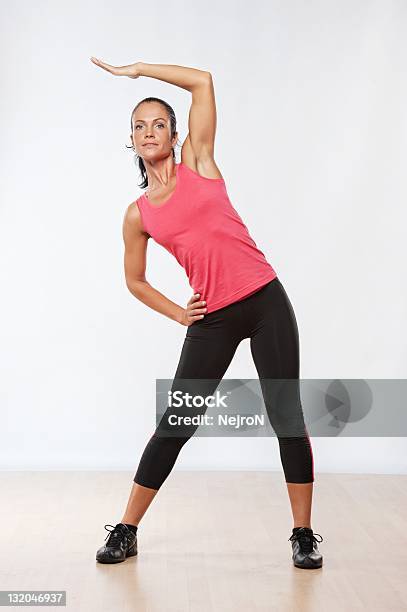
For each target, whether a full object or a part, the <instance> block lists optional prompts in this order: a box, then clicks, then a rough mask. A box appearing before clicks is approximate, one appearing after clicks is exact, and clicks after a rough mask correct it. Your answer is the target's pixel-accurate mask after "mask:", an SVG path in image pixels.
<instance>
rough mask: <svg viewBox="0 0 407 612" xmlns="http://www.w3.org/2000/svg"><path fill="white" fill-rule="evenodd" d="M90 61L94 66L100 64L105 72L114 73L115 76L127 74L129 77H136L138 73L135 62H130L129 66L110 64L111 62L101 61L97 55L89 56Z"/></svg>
mask: <svg viewBox="0 0 407 612" xmlns="http://www.w3.org/2000/svg"><path fill="white" fill-rule="evenodd" d="M90 59H91V61H92V62H93V63H94V64H96V66H100V68H103V69H104V70H107V72H110V73H111V74H115V75H116V76H128V77H130V78H131V79H137V78H138V77H139V76H140V75H139V71H138V69H137V64H130V65H129V66H112V65H111V64H107V63H106V62H102V60H100V59H98V58H97V57H93V56H92V57H91V58H90Z"/></svg>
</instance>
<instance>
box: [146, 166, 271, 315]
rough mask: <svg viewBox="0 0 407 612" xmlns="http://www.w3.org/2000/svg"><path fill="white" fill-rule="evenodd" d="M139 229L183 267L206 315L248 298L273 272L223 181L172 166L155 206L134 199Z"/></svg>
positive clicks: (182, 167) (267, 280)
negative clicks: (166, 190)
mask: <svg viewBox="0 0 407 612" xmlns="http://www.w3.org/2000/svg"><path fill="white" fill-rule="evenodd" d="M136 204H137V205H138V208H139V210H140V215H141V220H142V225H143V228H144V230H145V231H146V232H147V233H148V234H149V235H150V236H151V237H152V238H153V239H154V240H155V242H157V243H158V244H160V245H161V246H163V247H164V248H165V249H167V251H169V252H170V253H171V254H172V255H174V257H175V258H176V259H177V261H178V263H179V264H180V265H181V266H182V267H183V268H184V269H185V271H186V274H187V276H188V279H189V284H190V286H191V288H192V290H193V293H200V294H201V296H200V298H199V299H200V300H206V307H207V309H208V310H207V313H210V312H213V311H214V310H218V309H219V308H223V307H224V306H227V305H229V304H231V303H232V302H237V301H239V300H241V299H243V298H245V297H248V296H249V295H251V294H252V293H254V292H255V291H257V290H258V289H260V288H261V287H263V286H264V285H265V284H267V283H268V282H270V281H271V280H273V278H275V277H276V276H277V274H276V272H275V271H274V269H273V268H272V266H271V265H270V264H269V263H268V262H267V260H266V258H265V256H264V254H263V252H262V251H260V249H259V248H258V247H257V245H256V243H255V242H254V240H253V239H252V238H251V236H250V234H249V231H248V229H247V227H246V225H245V224H244V223H243V221H242V219H241V217H240V216H239V214H238V213H237V211H236V210H235V208H234V207H233V206H232V204H231V202H230V200H229V197H228V194H227V190H226V184H225V181H224V179H221V178H215V179H214V178H212V179H210V178H205V177H203V176H200V175H199V174H198V173H197V172H195V171H194V170H191V168H189V166H187V165H186V164H184V163H182V162H180V163H179V164H176V187H175V190H174V192H173V193H172V195H171V196H170V197H169V198H168V199H167V200H166V201H165V202H164V203H163V204H161V205H153V204H151V203H150V202H149V200H148V198H147V197H146V196H145V195H144V194H143V195H142V196H140V197H139V198H138V199H137V200H136Z"/></svg>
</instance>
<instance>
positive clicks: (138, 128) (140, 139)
mask: <svg viewBox="0 0 407 612" xmlns="http://www.w3.org/2000/svg"><path fill="white" fill-rule="evenodd" d="M131 140H132V142H133V146H134V148H135V150H136V153H137V154H138V155H139V156H140V157H141V158H142V159H143V160H146V161H156V160H158V159H163V158H165V157H168V156H169V155H170V154H171V149H172V147H173V146H174V144H175V143H176V141H177V134H175V136H174V138H173V139H172V140H171V124H170V118H169V117H168V113H167V111H166V109H165V108H164V107H163V106H161V104H159V103H158V102H145V103H144V104H140V106H139V107H138V108H137V110H136V112H135V113H134V115H133V133H132V135H131Z"/></svg>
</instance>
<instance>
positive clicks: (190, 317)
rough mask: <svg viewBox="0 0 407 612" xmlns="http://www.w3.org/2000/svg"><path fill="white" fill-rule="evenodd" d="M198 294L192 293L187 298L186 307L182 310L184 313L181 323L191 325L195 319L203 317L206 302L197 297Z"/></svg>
mask: <svg viewBox="0 0 407 612" xmlns="http://www.w3.org/2000/svg"><path fill="white" fill-rule="evenodd" d="M199 297H200V294H199V293H194V295H193V296H192V297H191V298H190V299H189V300H188V304H187V307H186V308H185V310H184V315H183V317H182V320H181V324H182V325H187V326H189V325H192V323H195V321H199V320H200V319H203V317H204V316H205V313H206V311H207V310H208V309H207V308H206V302H205V301H201V300H200V299H199Z"/></svg>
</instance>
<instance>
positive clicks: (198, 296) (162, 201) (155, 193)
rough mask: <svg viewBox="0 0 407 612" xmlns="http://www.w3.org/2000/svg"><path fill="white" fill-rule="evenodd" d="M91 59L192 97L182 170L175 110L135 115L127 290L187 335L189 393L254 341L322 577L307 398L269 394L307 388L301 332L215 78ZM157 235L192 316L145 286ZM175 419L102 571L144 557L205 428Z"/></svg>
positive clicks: (152, 450)
mask: <svg viewBox="0 0 407 612" xmlns="http://www.w3.org/2000/svg"><path fill="white" fill-rule="evenodd" d="M91 60H92V62H93V63H94V64H96V65H97V66H100V67H101V68H103V69H104V70H107V71H108V72H110V73H111V74H114V75H121V76H127V77H130V78H139V77H141V76H145V77H151V78H155V79H159V80H161V81H165V82H167V83H171V84H173V85H177V86H179V87H182V88H183V89H186V90H187V91H189V92H191V94H192V104H191V108H190V112H189V134H188V136H187V138H186V139H185V141H184V143H183V145H182V151H181V163H178V164H176V162H175V153H174V146H175V144H176V142H177V137H178V132H177V131H176V119H175V114H174V111H173V110H172V108H171V106H169V104H167V103H166V102H165V101H163V100H161V99H159V98H146V99H144V100H142V101H141V102H139V103H138V104H137V106H136V107H135V109H134V110H133V112H132V116H131V140H132V147H133V149H134V151H135V152H136V154H137V156H138V160H139V168H140V171H141V173H142V177H143V183H142V185H141V187H143V188H145V187H148V191H146V192H145V193H144V194H143V195H142V196H141V197H140V198H138V199H137V200H136V201H135V202H133V203H132V204H130V205H129V206H128V208H127V210H126V214H125V217H124V221H123V239H124V244H125V257H124V265H125V276H126V284H127V287H128V288H129V290H130V291H131V293H132V294H133V295H134V296H135V297H137V298H138V299H139V300H141V301H142V302H143V303H144V304H146V305H147V306H149V307H150V308H153V309H154V310H156V311H157V312H159V313H161V314H163V315H165V316H167V317H169V318H170V319H173V320H175V321H177V322H178V323H180V324H181V325H184V326H186V327H187V331H186V336H185V340H184V344H183V347H182V351H181V356H180V360H179V363H178V367H177V371H176V374H175V378H174V383H173V386H172V390H174V389H181V390H186V389H187V388H188V384H190V383H188V380H189V381H191V380H193V381H194V383H193V384H194V392H195V393H196V392H198V393H200V394H202V393H204V394H207V393H209V394H210V393H212V392H213V391H214V390H215V389H216V387H217V385H218V384H219V382H220V381H221V379H222V377H223V375H224V373H225V372H226V370H227V368H228V366H229V364H230V362H231V360H232V358H233V355H234V353H235V351H236V348H237V346H238V345H239V343H240V342H241V341H242V340H243V339H244V338H250V348H251V353H252V356H253V360H254V363H255V367H256V370H257V372H258V375H259V379H260V382H261V386H262V392H263V398H264V401H265V405H266V409H267V413H268V417H269V419H270V422H271V424H272V426H273V428H274V430H275V433H276V435H277V437H278V441H279V446H280V457H281V461H282V466H283V470H284V474H285V480H286V483H287V488H288V494H289V499H290V503H291V509H292V514H293V519H294V527H293V532H292V534H291V536H290V538H289V540H290V541H291V542H292V559H293V562H294V565H295V566H296V567H301V568H306V569H310V568H319V567H321V566H322V555H321V553H320V552H319V550H318V547H317V541H318V542H321V541H322V538H321V540H317V539H316V537H315V534H314V532H313V530H312V528H311V502H312V491H313V482H314V472H313V457H312V448H311V444H310V439H309V436H308V433H307V430H306V427H305V423H304V419H303V412H302V407H301V402H300V399H299V393H298V389H296V390H295V389H294V393H288V394H286V395H285V397H286V400H285V401H284V402H282V401H281V397H282V393H281V388H280V387H279V388H278V389H277V390H276V387H274V386H273V385H272V384H270V380H271V379H273V378H274V379H280V380H281V379H295V380H297V381H298V379H299V340H298V329H297V323H296V319H295V315H294V311H293V308H292V305H291V303H290V301H289V298H288V296H287V294H286V292H285V290H284V288H283V285H282V284H281V282H280V280H279V279H278V278H277V275H276V272H275V271H274V269H273V268H272V266H271V265H270V264H269V263H268V262H267V260H266V258H265V256H264V254H263V253H262V251H260V250H259V249H258V248H257V246H256V244H255V242H254V241H253V239H252V238H251V236H250V234H249V232H248V230H247V227H246V225H244V223H243V221H242V219H241V217H240V216H239V215H238V213H237V212H236V210H235V209H234V207H233V206H232V204H231V202H230V200H229V198H228V195H227V191H226V185H225V181H224V179H223V177H222V175H221V173H220V171H219V168H218V166H217V165H216V163H215V160H214V142H215V131H216V105H215V96H214V87H213V81H212V76H211V74H210V73H209V72H206V71H201V70H197V69H194V68H187V67H183V66H174V65H162V64H146V63H142V62H137V63H135V64H131V65H129V66H122V67H115V66H111V65H109V64H106V63H104V62H102V61H100V60H98V59H96V58H93V57H92V58H91ZM150 237H153V239H154V240H155V241H156V242H157V243H159V244H161V245H162V246H164V248H166V249H167V250H168V251H169V252H170V253H172V254H173V255H174V256H175V257H176V258H177V260H178V262H179V263H180V264H181V265H182V266H183V267H184V268H185V270H186V273H187V275H188V278H189V281H190V285H191V287H192V288H193V290H194V294H193V295H192V297H191V298H190V300H189V301H188V303H187V305H186V308H182V307H181V306H178V305H177V304H175V303H174V302H172V301H171V300H169V299H168V298H167V297H165V296H164V295H163V294H162V293H160V292H159V291H158V290H157V289H155V288H154V287H152V286H151V285H150V284H149V283H148V281H147V280H146V278H145V270H146V250H147V241H148V239H149V238H150ZM208 381H209V382H208ZM292 388H293V387H292V386H291V389H292ZM277 395H278V397H279V398H280V399H279V400H278V401H277ZM273 398H274V399H273ZM169 410H170V409H169V408H168V410H167V412H166V413H165V414H164V416H163V418H162V420H161V421H160V423H159V425H158V426H157V429H156V430H155V432H154V434H153V435H152V437H151V438H150V440H149V442H148V444H147V446H146V448H145V450H144V453H143V455H142V457H141V460H140V463H139V466H138V469H137V472H136V475H135V476H134V484H133V487H132V491H131V494H130V498H129V501H128V504H127V508H126V511H125V513H124V516H123V518H122V522H121V523H117V524H116V526H113V525H105V528H107V527H112V528H113V529H112V530H109V531H110V534H108V535H107V536H106V537H107V538H108V541H107V542H106V545H105V546H102V547H101V548H100V549H99V550H98V551H97V555H96V559H97V560H98V561H99V562H102V563H117V562H121V561H124V560H125V559H126V557H129V556H132V555H135V554H137V527H138V524H139V522H140V520H141V518H142V517H143V515H144V514H145V512H146V510H147V508H148V507H149V505H150V504H151V502H152V500H153V498H154V496H155V495H156V493H157V491H158V490H159V488H160V487H161V485H162V484H163V482H164V480H165V479H166V478H167V476H168V475H169V473H170V472H171V470H172V468H173V466H174V463H175V461H176V459H177V457H178V454H179V452H180V450H181V448H182V447H183V445H184V444H185V442H187V440H189V439H190V437H191V436H192V435H193V433H194V432H195V430H196V427H189V428H188V427H187V428H186V429H184V430H183V433H182V435H181V429H179V430H177V429H175V433H174V428H172V435H169V433H168V432H169V422H168V416H169V414H170V412H169ZM201 412H202V413H203V409H201ZM171 413H173V409H171ZM288 428H290V431H288ZM287 433H290V434H291V435H287ZM316 535H319V534H316ZM320 537H321V536H320Z"/></svg>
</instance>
